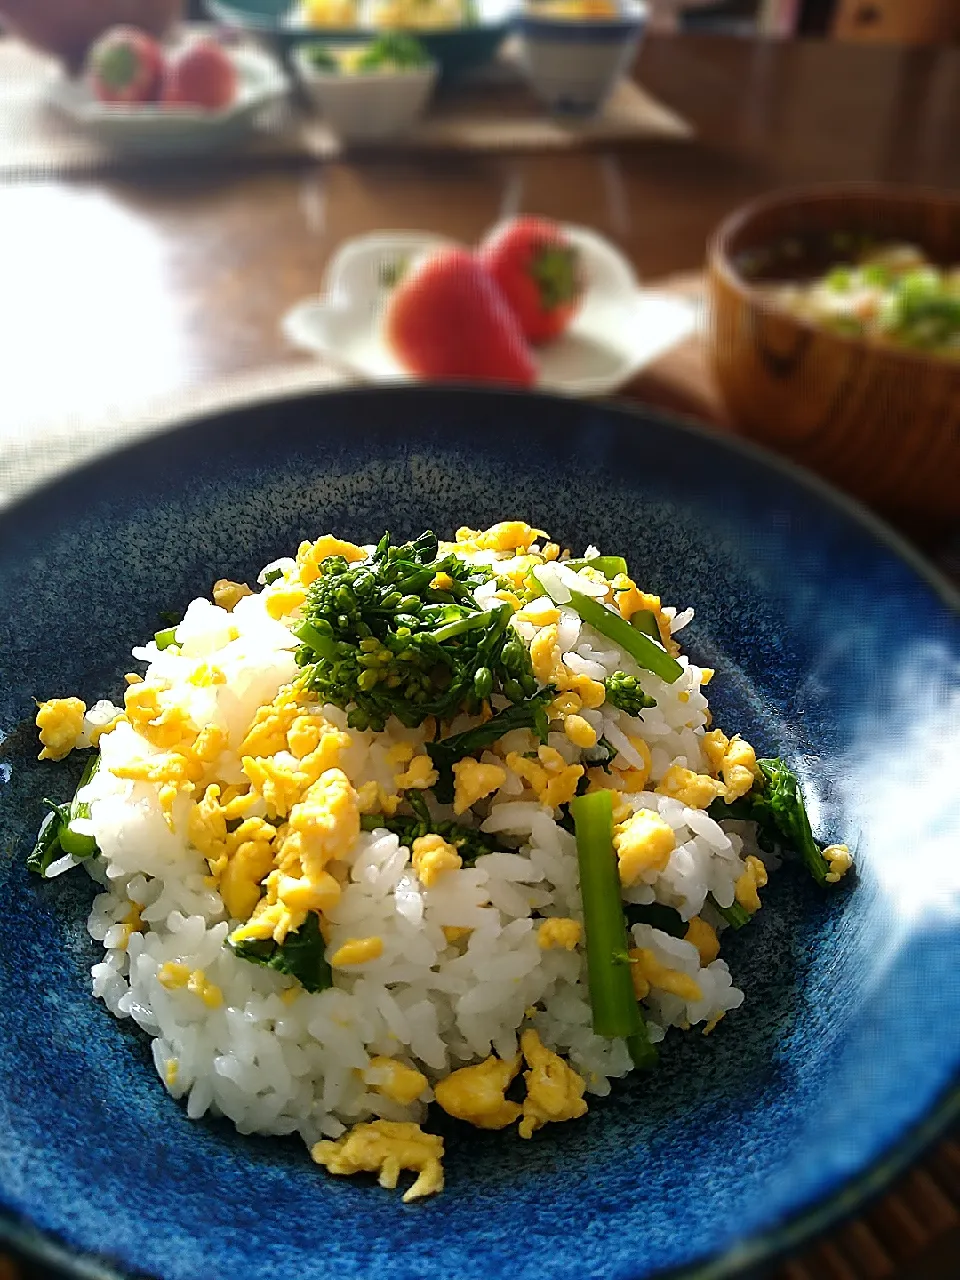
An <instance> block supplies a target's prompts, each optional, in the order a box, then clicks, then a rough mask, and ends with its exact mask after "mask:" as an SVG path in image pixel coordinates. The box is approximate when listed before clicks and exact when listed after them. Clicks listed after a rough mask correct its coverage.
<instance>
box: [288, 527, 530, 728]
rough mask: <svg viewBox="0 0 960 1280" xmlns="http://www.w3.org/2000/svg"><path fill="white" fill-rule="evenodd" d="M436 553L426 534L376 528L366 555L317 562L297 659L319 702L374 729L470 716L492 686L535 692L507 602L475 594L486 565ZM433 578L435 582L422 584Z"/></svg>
mask: <svg viewBox="0 0 960 1280" xmlns="http://www.w3.org/2000/svg"><path fill="white" fill-rule="evenodd" d="M437 551H438V546H437V538H436V535H435V534H432V533H424V534H421V536H420V537H419V538H417V539H416V540H415V541H414V542H407V543H404V544H403V545H401V546H393V545H392V544H391V539H390V535H389V534H385V535H384V536H383V538H382V539H381V540H380V544H379V545H378V547H377V549H376V551H375V553H374V555H373V557H372V559H371V560H370V561H367V562H363V563H359V564H354V565H350V564H348V563H347V562H346V560H344V559H343V558H342V557H340V556H331V557H329V558H328V559H326V560H323V561H322V562H321V564H320V575H319V577H318V578H317V580H316V581H315V582H314V583H313V585H312V586H311V588H310V592H309V595H308V598H307V602H306V605H305V606H304V611H303V613H304V617H303V621H302V622H301V623H300V625H299V626H298V627H297V628H296V634H297V636H298V638H299V639H300V640H301V641H302V645H301V648H300V649H299V650H298V652H297V661H298V662H299V663H300V664H301V666H304V667H309V672H308V675H307V687H308V688H310V689H311V690H312V691H313V692H314V693H316V694H317V695H318V696H319V697H320V699H321V701H324V702H332V703H334V704H335V705H336V706H339V707H345V708H346V707H349V708H350V710H349V714H348V720H349V723H350V726H351V728H355V729H366V728H372V729H382V728H383V726H384V723H385V722H386V719H387V717H388V716H390V715H395V716H397V718H398V719H399V720H400V721H401V722H402V723H403V724H405V725H408V726H415V725H419V724H422V723H423V721H424V720H425V719H426V718H427V716H430V715H435V716H438V717H441V718H449V717H452V716H454V715H456V714H457V713H458V712H460V711H466V712H470V713H476V712H477V711H478V710H479V709H480V706H481V704H482V702H483V701H484V699H485V698H486V697H489V696H490V695H491V694H493V693H501V694H503V695H504V696H505V697H506V698H507V699H508V700H509V701H510V702H513V703H519V702H522V701H523V700H524V699H525V698H529V697H530V696H531V695H532V694H534V693H536V690H537V682H536V679H535V677H534V675H533V670H532V668H531V665H530V655H529V653H528V652H527V649H526V647H525V646H524V644H523V642H522V641H521V639H520V638H519V636H517V635H516V634H515V633H514V632H513V630H512V628H510V627H509V621H510V618H511V616H512V609H511V607H510V605H509V604H504V605H503V606H502V607H501V608H498V609H493V610H491V611H485V610H483V609H481V608H480V607H479V606H478V605H477V603H476V600H475V599H474V595H473V593H474V591H475V589H476V588H477V587H478V586H480V585H481V584H482V583H483V582H485V581H488V580H489V578H490V573H489V571H488V570H487V569H486V568H484V567H481V566H476V565H471V564H468V563H467V562H465V561H464V560H462V559H460V558H459V557H458V556H456V555H454V554H452V553H451V554H449V555H444V556H438V554H437ZM441 575H442V576H441ZM438 577H439V581H440V582H441V583H443V584H444V585H442V586H439V585H438V586H433V585H431V584H432V583H433V582H434V580H435V579H437V578H438Z"/></svg>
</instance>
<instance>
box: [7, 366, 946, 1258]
mask: <svg viewBox="0 0 960 1280" xmlns="http://www.w3.org/2000/svg"><path fill="white" fill-rule="evenodd" d="M504 515H516V516H522V517H524V518H526V519H529V520H532V521H534V522H536V523H538V524H540V525H542V526H544V527H545V528H547V529H549V530H551V532H552V533H553V534H554V535H555V536H556V537H557V538H558V539H560V540H561V541H563V542H569V543H572V544H573V545H574V546H577V547H580V546H582V545H584V544H585V543H588V542H595V543H597V544H598V545H599V546H601V547H603V548H606V549H608V550H610V551H617V552H623V553H624V554H625V555H626V556H628V557H629V559H630V563H631V566H633V567H634V568H635V571H636V573H637V576H638V577H639V578H640V579H641V580H642V581H643V582H644V583H645V585H646V586H647V587H648V588H649V589H651V590H654V591H658V592H662V593H663V594H664V596H665V597H666V598H667V599H668V600H671V601H676V602H677V603H678V604H681V605H686V604H694V605H695V606H696V609H697V618H696V621H695V623H694V624H693V625H692V626H691V628H690V630H689V632H688V633H687V634H688V641H687V643H688V646H689V648H690V649H691V650H692V652H693V653H694V654H695V655H696V657H697V659H698V660H700V661H702V662H705V663H708V664H709V665H711V666H716V667H717V669H718V674H717V679H716V682H715V684H714V685H713V686H712V689H711V693H712V694H713V698H712V702H713V706H714V711H715V715H716V717H717V720H718V722H719V723H720V724H721V725H722V724H726V725H728V726H736V727H737V728H740V729H742V730H743V731H744V732H745V733H746V734H747V735H748V736H749V737H750V739H751V740H752V741H754V742H755V743H756V744H757V745H758V747H759V748H761V749H762V750H763V751H764V752H765V753H773V752H782V753H783V754H784V755H786V756H787V757H789V759H790V760H791V761H792V762H793V764H794V765H795V767H796V768H797V769H798V771H799V772H800V774H801V775H802V777H803V779H804V784H805V787H806V789H807V793H808V796H809V799H810V806H811V810H812V814H813V819H814V825H815V827H816V828H817V829H818V831H819V832H820V833H821V834H824V835H826V834H829V835H830V836H831V837H833V838H837V839H842V840H846V841H848V842H849V843H850V844H851V845H852V846H854V847H855V849H856V851H857V854H858V858H859V865H860V876H859V879H858V880H857V881H856V882H855V883H851V884H850V885H848V886H845V887H844V888H842V889H841V890H840V891H838V892H833V893H829V894H825V893H822V892H820V891H819V890H818V889H817V888H816V887H815V886H814V885H813V883H812V881H810V880H809V879H808V878H806V877H805V876H804V874H802V873H801V872H800V871H799V870H796V869H793V868H786V869H785V870H784V871H783V872H782V873H781V874H780V875H778V876H777V877H775V879H774V880H773V882H772V884H771V887H770V890H769V891H768V893H767V895H766V903H767V905H766V907H765V909H764V910H763V911H762V912H761V913H760V915H759V916H758V918H757V920H756V922H755V924H754V925H752V926H751V927H750V928H749V929H747V930H744V931H743V933H742V934H739V935H737V936H736V937H735V938H733V939H732V940H731V942H730V943H729V946H728V948H727V949H726V950H727V952H728V958H729V961H730V964H731V967H732V969H733V972H734V974H735V975H736V979H737V981H738V983H739V984H740V985H741V986H743V987H744V989H745V991H746V996H747V999H746V1003H745V1004H744V1006H743V1008H742V1009H740V1010H739V1011H737V1012H736V1013H734V1014H732V1015H730V1016H729V1017H728V1018H727V1019H726V1020H725V1022H724V1023H723V1024H722V1025H721V1026H720V1027H719V1028H718V1029H717V1031H716V1032H715V1034H714V1035H713V1036H711V1037H710V1038H709V1039H707V1040H705V1039H704V1038H703V1037H702V1036H697V1035H692V1036H682V1035H672V1036H671V1037H670V1038H669V1039H668V1040H667V1042H666V1044H665V1046H664V1051H663V1061H662V1066H661V1067H660V1068H659V1070H658V1071H657V1072H656V1073H655V1074H653V1075H650V1076H646V1077H641V1076H636V1077H634V1078H631V1079H630V1080H629V1081H627V1082H625V1083H623V1084H622V1085H620V1086H618V1087H616V1088H615V1091H614V1095H613V1097H612V1098H611V1099H610V1100H609V1101H607V1102H599V1103H596V1102H595V1103H593V1104H591V1109H590V1114H589V1116H588V1117H587V1118H586V1120H585V1121H583V1122H580V1123H577V1124H568V1125H557V1126H553V1127H552V1128H551V1130H549V1131H545V1132H544V1133H542V1134H538V1135H537V1136H536V1138H535V1139H534V1140H533V1141H531V1142H522V1141H519V1140H517V1139H516V1137H515V1135H503V1134H486V1135H484V1134H478V1133H477V1132H475V1131H472V1130H471V1131H469V1132H466V1131H464V1130H463V1129H461V1128H460V1127H457V1126H456V1125H455V1124H454V1122H449V1124H447V1126H446V1133H447V1136H448V1151H449V1157H448V1160H447V1162H446V1163H447V1184H448V1189H447V1191H446V1192H445V1193H444V1194H443V1195H442V1196H440V1197H439V1198H437V1199H436V1200H434V1201H432V1202H429V1203H421V1204H417V1205H407V1206H405V1205H403V1204H402V1203H401V1201H400V1198H399V1196H397V1195H395V1194H391V1193H388V1192H385V1191H381V1190H380V1189H379V1188H377V1187H375V1186H374V1185H372V1184H371V1183H370V1181H364V1180H357V1179H353V1180H335V1179H331V1178H328V1177H327V1176H325V1175H324V1174H323V1173H322V1172H321V1171H320V1170H318V1169H317V1168H316V1167H315V1166H313V1165H312V1164H311V1163H310V1161H309V1158H308V1156H307V1153H306V1151H305V1149H304V1148H303V1147H302V1146H300V1145H299V1143H298V1142H296V1141H293V1140H289V1141H286V1140H285V1141H277V1140H261V1139H257V1138H242V1137H238V1136H237V1135H236V1134H235V1133H234V1132H233V1131H232V1129H231V1128H230V1127H229V1126H228V1125H227V1124H225V1123H223V1122H218V1121H206V1122H201V1123H191V1122H190V1121H188V1120H187V1118H186V1116H185V1114H184V1111H183V1109H182V1107H181V1106H179V1105H178V1104H177V1103H175V1102H174V1101H172V1100H171V1099H170V1098H169V1097H168V1096H167V1094H166V1093H165V1092H164V1090H163V1088H162V1087H161V1085H160V1083H159V1082H158V1080H157V1079H156V1076H155V1075H154V1073H153V1070H152V1068H151V1067H150V1065H149V1063H148V1054H147V1050H146V1047H145V1045H144V1042H143V1040H142V1039H141V1038H140V1037H139V1036H138V1035H137V1034H135V1033H133V1032H131V1031H130V1030H129V1029H128V1028H127V1027H125V1026H123V1025H120V1024H118V1023H117V1022H115V1021H114V1020H113V1019H112V1018H111V1017H110V1016H109V1015H108V1014H107V1013H106V1012H105V1011H104V1009H103V1008H102V1006H100V1005H98V1004H96V1003H95V1002H94V1001H93V1000H92V998H91V997H90V995H89V990H88V987H89V978H88V969H89V967H90V965H91V964H92V963H93V962H94V961H95V960H96V958H97V949H96V948H95V947H94V945H93V944H92V942H91V941H90V939H89V938H88V937H87V935H86V932H85V929H84V916H85V914H86V911H87V908H88V905H89V903H90V901H91V898H92V885H91V884H90V883H89V882H88V880H87V878H86V877H85V876H84V875H83V874H82V873H79V874H76V873H75V874H74V875H71V876H66V877H64V878H62V879H60V880H57V881H56V882H54V883H50V884H43V883H40V882H38V881H36V880H34V879H32V878H31V877H29V876H28V874H27V873H26V871H25V869H24V865H23V859H24V856H25V853H26V851H27V848H28V846H29V844H30V840H31V834H32V833H33V831H34V830H35V828H36V826H37V823H38V821H39V818H40V813H41V810H40V798H41V796H42V795H43V794H44V792H45V791H47V790H48V789H49V788H51V786H52V782H51V777H52V773H51V767H50V766H48V765H39V764H37V763H36V761H35V758H34V757H35V754H36V742H35V739H34V734H33V731H32V729H31V725H30V722H31V719H32V711H33V704H32V702H31V698H32V697H33V696H34V695H38V696H41V697H43V696H49V695H52V694H55V693H64V692H78V693H79V694H81V695H83V696H86V697H87V698H90V697H92V696H93V695H94V694H97V693H99V692H100V691H103V690H105V689H111V688H112V689H113V690H114V691H118V690H119V688H120V684H121V673H122V672H123V671H125V670H126V669H127V668H128V666H129V659H128V656H127V655H128V654H129V650H130V646H131V645H132V644H133V643H134V642H136V641H137V640H138V639H140V638H141V637H142V636H144V635H145V634H146V633H149V632H152V631H153V630H154V628H155V627H156V626H157V625H158V616H159V615H160V613H161V612H162V611H164V610H170V609H178V608H182V607H183V605H185V604H186V602H187V601H188V600H190V599H191V597H193V596H195V595H198V594H200V593H203V592H207V591H209V589H210V585H211V583H212V581H213V580H214V579H215V578H217V577H219V576H221V575H224V576H227V577H230V578H234V579H244V578H246V577H248V576H250V575H252V574H254V573H255V572H256V571H257V570H258V568H259V567H260V566H261V565H263V564H264V563H265V562H267V561H269V560H270V559H272V558H273V557H275V556H277V555H278V554H280V553H281V552H284V551H286V550H287V549H289V548H290V547H292V546H296V545H297V543H298V542H299V541H300V539H302V538H305V537H312V536H314V535H317V534H318V533H320V532H323V531H326V530H328V529H334V530H337V531H338V532H341V533H343V534H344V535H346V536H347V537H350V538H354V539H358V540H361V541H363V540H367V539H369V538H370V537H372V536H374V535H376V534H377V533H379V532H380V531H381V530H382V529H383V528H384V527H385V526H386V527H389V528H390V529H391V530H393V531H394V532H395V533H397V534H402V535H410V534H413V533H416V532H418V531H420V530H421V529H422V528H424V526H427V527H430V528H433V529H436V530H441V531H444V532H449V531H451V530H453V529H455V528H456V527H457V526H458V525H460V524H464V523H467V524H472V525H483V524H486V523H489V522H491V521H493V520H495V519H497V518H500V517H503V516H504ZM0 599H2V601H3V609H2V618H0V663H2V667H3V671H2V675H0V729H2V731H3V735H4V737H3V743H2V748H0V752H2V754H0V784H2V785H0V829H2V832H3V835H2V857H0V919H2V930H3V932H2V939H3V941H2V947H0V998H2V1017H0V1133H2V1140H0V1241H6V1242H9V1243H12V1244H14V1245H15V1246H17V1247H18V1248H19V1249H21V1250H23V1251H24V1252H25V1253H28V1254H35V1255H39V1256H42V1257H45V1258H47V1259H53V1260H55V1261H56V1262H57V1263H58V1264H59V1265H60V1266H61V1267H62V1268H63V1269H64V1270H65V1271H67V1272H68V1273H70V1274H72V1275H77V1276H115V1275H121V1276H124V1277H128V1276H133V1275H136V1276H144V1275H145V1276H160V1277H164V1278H165V1280H196V1278H197V1277H199V1276H205V1275H207V1276H237V1277H247V1276H256V1277H257V1280H291V1277H297V1280H321V1278H322V1280H330V1277H336V1280H359V1277H372V1276H376V1277H377V1278H378V1280H413V1278H414V1277H416V1278H417V1280H449V1277H457V1280H484V1278H486V1277H490V1276H499V1275H510V1276H511V1277H514V1278H515V1280H542V1277H544V1276H549V1277H550V1280H580V1278H581V1277H582V1278H593V1277H596V1278H600V1277H603V1278H604V1280H639V1278H640V1277H648V1276H652V1275H654V1274H660V1273H661V1272H673V1271H676V1272H677V1273H678V1274H681V1275H683V1276H698V1277H704V1276H728V1275H732V1274H735V1273H739V1272H740V1271H741V1270H742V1269H743V1268H744V1267H746V1266H747V1265H748V1264H752V1263H755V1262H757V1260H760V1259H765V1258H768V1257H770V1256H771V1255H772V1254H773V1253H774V1252H776V1251H777V1250H780V1249H783V1248H784V1247H786V1246H788V1245H792V1244H795V1243H797V1242H798V1241H799V1240H800V1239H802V1238H803V1237H804V1236H806V1235H808V1234H809V1233H810V1232H812V1231H813V1230H815V1229H816V1228H818V1227H822V1226H824V1225H826V1224H827V1223H828V1222H830V1221H831V1220H833V1219H834V1218H835V1217H837V1216H838V1215H840V1214H841V1213H843V1212H846V1211H848V1210H849V1209H851V1208H852V1207H853V1206H854V1205H856V1204H858V1203H859V1202H860V1201H861V1200H862V1198H863V1197H864V1196H865V1195H866V1194H868V1193H870V1192H871V1191H873V1190H875V1189H877V1188H878V1187H879V1186H880V1185H881V1184H882V1183H883V1181H884V1180H885V1179H886V1178H888V1177H889V1176H890V1175H891V1174H892V1173H893V1172H894V1171H895V1170H896V1169H897V1168H899V1167H901V1166H902V1164H903V1163H904V1161H905V1160H906V1159H907V1158H908V1157H909V1156H911V1155H912V1154H914V1153H915V1152H916V1151H917V1150H918V1149H919V1146H920V1145H921V1144H922V1143H923V1142H924V1141H925V1140H928V1139H929V1138H930V1137H932V1136H933V1134H934V1133H936V1132H937V1131H938V1130H939V1129H940V1128H941V1127H942V1126H943V1125H944V1124H945V1123H946V1121H947V1120H948V1119H949V1118H951V1117H952V1116H954V1115H955V1114H956V1113H957V1110H958V1107H957V1103H958V1093H957V1081H958V1068H960V928H958V916H957V907H958V901H960V860H958V858H957V856H956V853H957V848H958V847H960V815H958V811H957V803H956V796H957V778H958V777H960V714H958V704H960V690H958V670H960V620H958V615H957V610H956V600H955V598H953V597H951V595H950V592H949V590H948V589H947V587H946V586H945V585H944V584H943V583H941V582H938V581H937V580H936V579H935V577H934V576H933V575H932V574H930V573H929V572H928V571H927V570H925V569H924V567H923V566H922V565H921V564H919V563H918V562H916V561H914V559H913V558H912V556H911V554H910V552H909V551H907V550H906V549H905V548H904V547H903V546H901V545H899V544H898V543H897V542H896V541H895V539H894V538H893V537H892V536H891V535H890V534H888V533H886V532H885V531H884V530H883V529H881V528H880V527H878V526H877V525H876V524H875V523H874V522H873V521H872V520H870V519H869V518H868V517H866V516H864V515H863V514H862V513H860V512H859V511H858V510H856V509H855V508H853V507H852V506H850V505H848V504H846V503H845V502H843V501H842V500H840V499H838V498H837V497H836V496H835V495H833V494H831V493H830V492H828V491H827V490H826V489H824V488H823V487H822V486H820V485H819V484H817V483H816V482H814V481H811V480H809V479H808V478H806V477H804V476H803V475H801V474H799V473H797V472H795V471H793V470H791V469H788V468H787V467H785V466H783V465H782V464H780V463H778V462H774V461H772V460H771V459H769V458H767V457H766V456H764V455H762V454H760V453H759V452H757V451H755V450H754V449H752V448H747V447H745V446H742V445H740V444H737V443H734V442H731V441H725V440H720V439H717V438H714V437H712V436H708V435H706V434H701V433H699V432H697V431H695V430H691V429H689V428H686V427H682V426H678V425H675V424H673V423H670V422H668V421H665V420H663V419H661V418H657V417H653V416H650V415H645V414H636V413H628V412H622V411H619V410H614V409H611V408H605V407H602V406H599V405H594V404H586V403H578V402H574V401H568V400H551V399H548V398H546V397H535V396H522V395H510V394H506V393H496V392H465V391H461V390H456V389H429V388H412V389H410V390H402V391H399V390H359V391H355V392H344V393H338V394H334V395H327V396H314V397H301V398H296V399H286V400H278V401H275V402H269V401H268V402H260V403H255V404H248V405H247V406H246V407H244V408H243V409H242V410H240V411H234V412H232V413H226V414H223V415H221V416H219V417H211V418H207V419H205V420H202V421H197V422H193V423H189V424H187V425H185V426H182V427H180V428H179V429H178V430H177V431H175V432H174V433H172V434H169V435H164V436H161V437H157V438H154V439H151V440H149V441H147V442H145V443H140V444H138V445H137V446H135V447H133V448H130V449H128V450H126V451H125V452H122V453H118V454H115V455H113V456H111V457H107V458H105V459H103V460H101V461H99V462H96V463H95V464H93V465H92V466H90V467H88V468H86V469H85V470H83V471H79V472H76V473H75V474H73V475H70V476H68V477H66V478H65V479H62V480H60V481H59V482H57V483H56V484H54V485H52V486H50V487H48V488H47V489H45V490H44V491H42V492H40V493H37V494H35V495H33V496H32V497H30V498H28V499H27V500H26V501H24V502H22V503H21V504H20V505H19V506H17V507H15V508H13V509H10V510H8V511H6V512H5V513H3V515H2V516H0Z"/></svg>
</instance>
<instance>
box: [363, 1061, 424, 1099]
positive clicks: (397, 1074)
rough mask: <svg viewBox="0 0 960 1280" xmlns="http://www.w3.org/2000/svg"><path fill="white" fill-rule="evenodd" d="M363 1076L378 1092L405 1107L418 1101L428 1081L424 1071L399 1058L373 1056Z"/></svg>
mask: <svg viewBox="0 0 960 1280" xmlns="http://www.w3.org/2000/svg"><path fill="white" fill-rule="evenodd" d="M363 1078H364V1081H365V1082H366V1083H367V1084H368V1085H370V1086H371V1088H373V1089H376V1091H377V1093H382V1094H383V1096H384V1097H385V1098H391V1099H392V1100H393V1101H394V1102H399V1103H400V1105H401V1106H404V1107H408V1106H409V1105H410V1104H411V1103H412V1102H416V1100H417V1099H418V1098H419V1097H420V1095H421V1094H422V1093H423V1091H424V1089H426V1087H427V1083H428V1081H427V1077H426V1076H425V1075H424V1074H423V1072H422V1071H417V1069H416V1068H415V1067H408V1066H407V1064H406V1063H405V1062H400V1061H399V1060H398V1059H397V1058H380V1057H378V1058H371V1059H370V1065H369V1067H367V1069H366V1071H365V1072H364V1073H363Z"/></svg>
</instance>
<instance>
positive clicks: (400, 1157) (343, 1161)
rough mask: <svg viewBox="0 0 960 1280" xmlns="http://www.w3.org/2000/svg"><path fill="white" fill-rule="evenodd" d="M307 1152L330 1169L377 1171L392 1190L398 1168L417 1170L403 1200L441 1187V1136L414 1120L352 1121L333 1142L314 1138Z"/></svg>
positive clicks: (348, 1171)
mask: <svg viewBox="0 0 960 1280" xmlns="http://www.w3.org/2000/svg"><path fill="white" fill-rule="evenodd" d="M310 1155H311V1156H312V1157H313V1159H314V1160H315V1161H316V1163H317V1164H321V1165H323V1166H324V1168H325V1169H327V1171H328V1172H330V1173H337V1174H345V1175H348V1176H349V1175H350V1174H354V1173H379V1174H380V1185H381V1187H386V1188H387V1189H388V1190H390V1191H393V1190H394V1188H395V1187H396V1185H397V1182H398V1180H399V1178H400V1170H401V1169H410V1170H411V1171H412V1172H414V1173H416V1174H417V1179H416V1181H415V1182H414V1184H413V1186H412V1187H411V1188H410V1189H409V1190H408V1191H407V1192H406V1193H405V1195H404V1197H403V1201H404V1204H407V1203H409V1202H410V1201H411V1200H418V1199H419V1198H420V1197H421V1196H430V1195H434V1194H435V1193H436V1192H438V1191H442V1190H443V1165H442V1164H441V1160H442V1159H443V1139H442V1138H439V1137H437V1136H436V1135H435V1134H432V1133H424V1132H423V1130H422V1129H421V1128H420V1126H419V1125H418V1124H408V1123H406V1122H403V1121H395V1120H372V1121H370V1123H369V1124H355V1125H354V1126H353V1128H352V1129H351V1130H350V1132H349V1133H347V1134H345V1135H344V1136H343V1137H342V1138H339V1139H338V1140H337V1141H336V1142H318V1143H316V1145H315V1146H314V1147H312V1148H311V1151H310Z"/></svg>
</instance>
